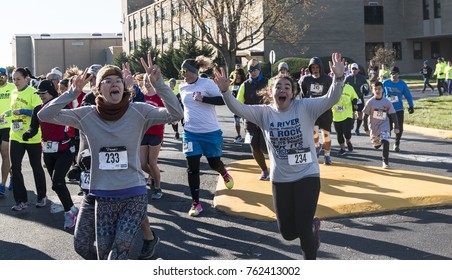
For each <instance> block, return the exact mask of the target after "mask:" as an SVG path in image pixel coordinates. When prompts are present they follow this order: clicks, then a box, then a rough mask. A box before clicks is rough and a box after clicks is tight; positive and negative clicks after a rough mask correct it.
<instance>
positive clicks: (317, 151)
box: [315, 144, 322, 158]
mask: <svg viewBox="0 0 452 280" xmlns="http://www.w3.org/2000/svg"><path fill="white" fill-rule="evenodd" d="M321 151H322V144H320V146H318V147H315V153H316V154H317V158H319V156H320V152H321Z"/></svg>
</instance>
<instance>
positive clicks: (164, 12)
mask: <svg viewBox="0 0 452 280" xmlns="http://www.w3.org/2000/svg"><path fill="white" fill-rule="evenodd" d="M167 18H168V9H167V8H162V19H167Z"/></svg>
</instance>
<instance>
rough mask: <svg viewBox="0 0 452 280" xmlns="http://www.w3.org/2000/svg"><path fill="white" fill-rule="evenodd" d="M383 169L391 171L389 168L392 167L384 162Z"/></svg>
mask: <svg viewBox="0 0 452 280" xmlns="http://www.w3.org/2000/svg"><path fill="white" fill-rule="evenodd" d="M381 167H383V169H389V168H390V167H389V164H388V163H386V162H384V161H383V164H382V166H381Z"/></svg>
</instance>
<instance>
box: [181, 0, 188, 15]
mask: <svg viewBox="0 0 452 280" xmlns="http://www.w3.org/2000/svg"><path fill="white" fill-rule="evenodd" d="M181 10H182V12H184V14H185V13H187V11H188V10H187V5H185V3H184V2H182V3H181Z"/></svg>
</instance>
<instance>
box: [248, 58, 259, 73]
mask: <svg viewBox="0 0 452 280" xmlns="http://www.w3.org/2000/svg"><path fill="white" fill-rule="evenodd" d="M256 69H257V70H259V71H261V64H260V63H259V61H258V60H257V59H251V60H250V61H248V72H250V73H251V72H253V71H254V70H256Z"/></svg>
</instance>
